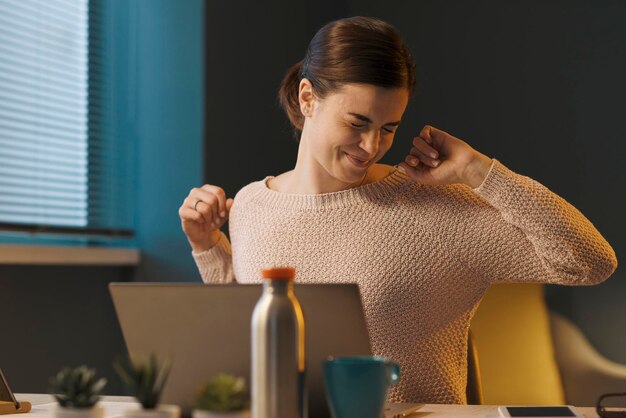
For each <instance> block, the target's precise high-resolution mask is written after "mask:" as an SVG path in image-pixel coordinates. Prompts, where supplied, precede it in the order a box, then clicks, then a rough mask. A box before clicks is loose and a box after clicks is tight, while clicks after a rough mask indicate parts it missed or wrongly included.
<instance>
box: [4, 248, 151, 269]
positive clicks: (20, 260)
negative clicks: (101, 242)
mask: <svg viewBox="0 0 626 418" xmlns="http://www.w3.org/2000/svg"><path fill="white" fill-rule="evenodd" d="M140 255H141V254H140V252H139V250H138V249H136V248H97V247H63V246H39V245H13V244H0V265H1V264H28V265H38V264H45V265H50V264H55V265H94V266H95V265H99V266H103V265H106V266H136V265H138V264H139V260H140Z"/></svg>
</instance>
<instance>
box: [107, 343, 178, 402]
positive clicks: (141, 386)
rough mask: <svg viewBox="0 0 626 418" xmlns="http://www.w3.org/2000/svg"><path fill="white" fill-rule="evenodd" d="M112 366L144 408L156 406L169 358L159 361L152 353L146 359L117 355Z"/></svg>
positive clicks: (167, 369)
mask: <svg viewBox="0 0 626 418" xmlns="http://www.w3.org/2000/svg"><path fill="white" fill-rule="evenodd" d="M113 367H114V368H115V371H116V372H117V374H118V375H119V376H120V377H121V378H122V381H124V383H125V384H126V387H127V388H128V390H129V391H130V394H131V395H132V396H134V397H135V398H136V399H137V401H139V403H140V404H141V406H143V408H144V409H154V408H156V406H157V405H158V404H159V399H160V398H161V393H162V391H163V386H164V385H165V381H166V380H167V376H168V375H169V372H170V367H171V364H170V361H169V360H164V361H163V362H159V361H157V358H156V356H155V355H154V353H153V354H151V355H150V357H149V358H148V359H147V360H138V359H131V358H128V357H126V358H122V357H119V358H117V359H116V360H115V362H114V363H113Z"/></svg>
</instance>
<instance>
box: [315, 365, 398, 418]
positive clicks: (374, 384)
mask: <svg viewBox="0 0 626 418" xmlns="http://www.w3.org/2000/svg"><path fill="white" fill-rule="evenodd" d="M398 380H400V367H399V366H398V365H397V364H396V363H394V362H393V361H391V360H388V359H386V358H384V357H372V356H358V357H329V358H328V359H327V360H326V361H325V362H324V381H325V387H326V399H327V400H328V407H329V409H330V413H331V414H332V417H333V418H381V417H382V416H383V409H384V407H385V401H386V399H387V392H388V391H389V386H390V385H392V384H394V383H396V382H397V381H398Z"/></svg>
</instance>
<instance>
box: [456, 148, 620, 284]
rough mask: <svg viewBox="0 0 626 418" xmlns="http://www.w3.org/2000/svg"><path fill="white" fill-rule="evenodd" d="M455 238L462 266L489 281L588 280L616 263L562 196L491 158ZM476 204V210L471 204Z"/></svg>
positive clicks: (598, 279)
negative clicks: (461, 230) (461, 231)
mask: <svg viewBox="0 0 626 418" xmlns="http://www.w3.org/2000/svg"><path fill="white" fill-rule="evenodd" d="M472 191H473V192H474V193H475V194H476V195H477V196H480V197H481V198H482V199H484V200H482V202H483V204H481V203H480V202H477V204H476V206H475V208H474V209H473V210H468V211H467V213H466V215H467V216H466V219H467V222H466V223H465V227H464V228H465V231H466V234H464V237H463V238H462V239H461V242H459V243H457V248H458V249H459V252H460V256H461V258H462V259H463V260H464V261H465V263H466V264H467V265H468V267H470V268H471V270H472V271H473V272H474V273H475V274H477V275H478V276H480V277H482V278H484V279H485V280H487V281H489V282H529V281H533V282H543V283H557V284H569V285H590V284H596V283H599V282H602V281H603V280H605V279H607V278H608V277H609V276H611V274H612V273H613V272H614V271H615V269H616V268H617V259H616V257H615V252H614V251H613V248H612V247H611V246H610V245H609V243H608V242H607V241H606V240H605V239H604V237H603V236H602V235H601V234H600V232H599V231H598V230H597V229H596V228H595V227H594V225H593V224H592V223H591V222H590V221H589V220H588V219H587V218H586V217H585V216H584V215H583V214H582V213H581V212H580V211H579V210H578V209H576V208H575V207H574V206H572V205H571V204H570V203H568V202H567V201H566V200H565V199H563V198H562V197H560V196H558V195H557V194H555V193H553V192H552V191H550V190H549V189H548V188H547V187H545V186H544V185H542V184H541V183H539V182H537V181H536V180H533V179H531V178H530V177H527V176H523V175H520V174H517V173H514V172H513V171H511V170H510V169H508V168H507V167H505V166H504V165H503V164H502V163H500V162H499V161H497V160H495V159H494V160H493V163H492V165H491V167H490V170H489V172H488V174H487V176H486V177H485V179H484V181H483V182H482V184H480V185H479V186H478V187H476V188H474V189H472ZM476 208H477V209H476Z"/></svg>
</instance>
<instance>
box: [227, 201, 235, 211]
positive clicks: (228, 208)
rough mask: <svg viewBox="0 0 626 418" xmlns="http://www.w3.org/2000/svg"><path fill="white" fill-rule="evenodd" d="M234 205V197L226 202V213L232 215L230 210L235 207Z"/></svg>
mask: <svg viewBox="0 0 626 418" xmlns="http://www.w3.org/2000/svg"><path fill="white" fill-rule="evenodd" d="M233 203H235V199H233V198H232V197H231V198H229V199H228V200H226V211H227V212H228V213H229V214H230V208H232V207H233Z"/></svg>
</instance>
